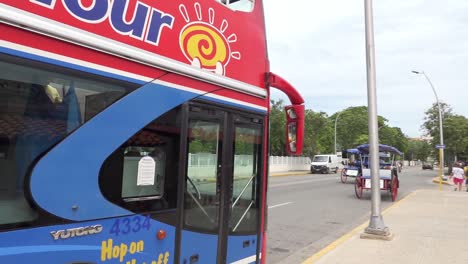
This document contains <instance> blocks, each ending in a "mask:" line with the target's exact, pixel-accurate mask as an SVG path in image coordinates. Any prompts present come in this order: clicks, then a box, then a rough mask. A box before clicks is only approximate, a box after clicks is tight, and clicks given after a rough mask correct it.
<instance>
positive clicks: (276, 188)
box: [267, 167, 448, 264]
mask: <svg viewBox="0 0 468 264" xmlns="http://www.w3.org/2000/svg"><path fill="white" fill-rule="evenodd" d="M436 175H437V171H436V170H434V171H429V170H425V171H423V170H422V169H421V167H404V168H403V171H402V173H400V175H399V179H400V188H399V193H398V200H400V199H402V198H403V197H405V196H406V195H408V194H409V193H411V192H412V191H414V190H417V189H433V188H437V185H436V184H434V183H432V178H433V177H435V176H436ZM444 188H448V186H444ZM381 194H382V210H384V209H385V208H387V207H389V206H390V205H391V204H392V203H393V202H392V201H391V197H390V195H389V193H388V192H387V191H381ZM268 203H269V212H268V213H269V216H268V242H267V247H268V252H267V263H281V264H295V263H301V262H302V261H303V260H305V259H307V258H308V257H310V256H311V255H313V254H314V253H316V252H318V251H319V250H321V249H322V248H324V247H326V246H327V245H328V244H330V243H331V242H333V241H335V240H336V239H338V238H339V237H341V236H342V235H344V234H346V233H348V232H349V231H351V230H352V229H354V228H355V227H356V226H359V225H361V224H362V223H364V222H366V221H369V217H370V210H371V195H370V191H364V195H363V198H362V199H361V200H359V199H357V198H356V196H355V194H354V178H351V179H350V178H348V182H347V183H346V184H343V183H341V181H340V179H339V174H338V173H337V174H326V175H325V174H306V175H300V176H283V177H271V178H270V182H269V192H268ZM384 222H385V217H384ZM388 227H389V228H390V230H391V226H388Z"/></svg>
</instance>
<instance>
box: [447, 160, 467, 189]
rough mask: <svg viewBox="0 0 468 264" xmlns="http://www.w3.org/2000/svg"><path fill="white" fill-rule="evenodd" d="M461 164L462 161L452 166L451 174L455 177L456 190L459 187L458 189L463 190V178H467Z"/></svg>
mask: <svg viewBox="0 0 468 264" xmlns="http://www.w3.org/2000/svg"><path fill="white" fill-rule="evenodd" d="M461 166H462V165H460V163H455V164H454V165H453V168H452V174H450V176H451V177H452V178H453V183H454V184H455V189H454V191H456V190H457V189H458V191H461V190H462V184H463V180H464V179H465V172H464V171H463V169H462V168H461ZM457 186H458V188H457Z"/></svg>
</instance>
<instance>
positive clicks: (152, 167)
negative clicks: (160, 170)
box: [137, 156, 156, 186]
mask: <svg viewBox="0 0 468 264" xmlns="http://www.w3.org/2000/svg"><path fill="white" fill-rule="evenodd" d="M155 175H156V162H155V161H154V159H153V158H151V157H149V156H145V157H143V158H141V159H140V161H139V162H138V176H137V185H138V186H146V185H154V178H155Z"/></svg>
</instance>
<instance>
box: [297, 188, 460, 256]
mask: <svg viewBox="0 0 468 264" xmlns="http://www.w3.org/2000/svg"><path fill="white" fill-rule="evenodd" d="M467 209H468V192H465V191H463V192H455V191H453V190H451V191H448V190H447V189H445V190H442V191H438V190H419V191H415V192H413V193H412V194H410V195H408V196H407V197H405V198H404V199H402V200H401V201H399V202H397V203H396V204H395V205H393V206H392V207H390V208H389V209H387V210H386V211H385V212H384V214H383V218H384V221H385V224H386V225H387V226H388V227H389V228H390V231H391V232H392V233H393V234H395V237H394V239H393V240H392V241H382V240H368V239H361V238H360V237H359V236H360V234H361V233H362V232H363V230H364V228H365V227H367V225H368V223H365V224H363V225H361V226H359V227H357V228H356V229H354V230H353V231H351V232H350V233H348V234H346V235H344V236H343V237H341V238H340V239H338V240H336V241H335V242H334V243H332V244H330V245H329V246H328V247H326V248H324V249H323V250H321V251H320V252H318V253H316V254H315V255H313V256H312V257H310V258H309V259H307V260H306V261H305V262H303V264H304V263H307V264H309V263H320V264H331V263H337V264H338V263H339V264H344V263H356V264H363V263H372V264H379V263H382V264H383V263H392V264H393V263H402V264H404V263H411V264H413V263H424V264H427V263H429V264H431V263H434V264H440V263H460V264H462V263H463V264H465V263H468V212H467Z"/></svg>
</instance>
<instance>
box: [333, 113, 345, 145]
mask: <svg viewBox="0 0 468 264" xmlns="http://www.w3.org/2000/svg"><path fill="white" fill-rule="evenodd" d="M341 113H343V112H339V113H338V115H337V116H336V119H335V153H334V154H336V123H337V122H338V117H340V115H341Z"/></svg>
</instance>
